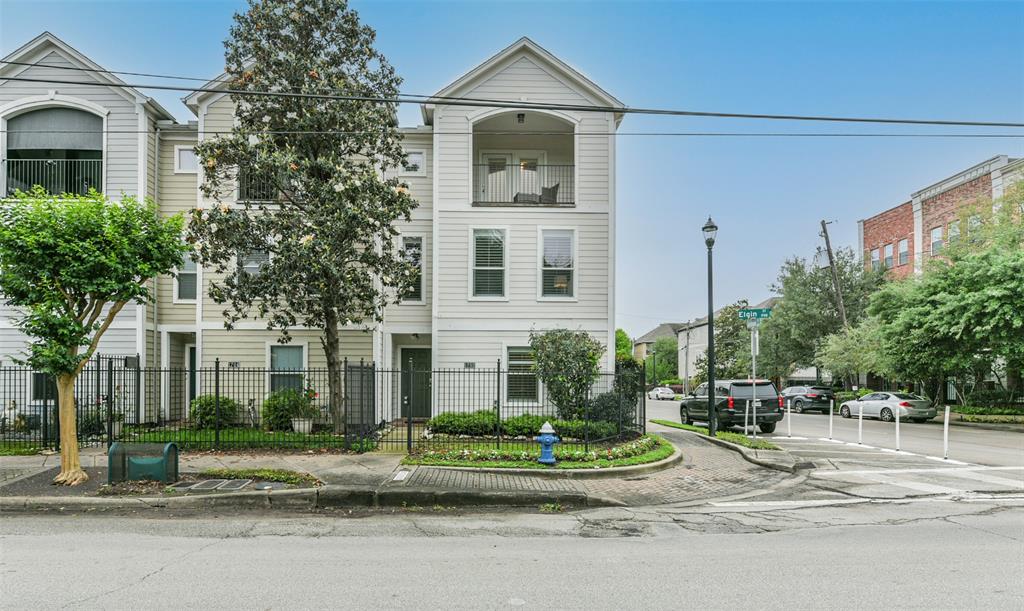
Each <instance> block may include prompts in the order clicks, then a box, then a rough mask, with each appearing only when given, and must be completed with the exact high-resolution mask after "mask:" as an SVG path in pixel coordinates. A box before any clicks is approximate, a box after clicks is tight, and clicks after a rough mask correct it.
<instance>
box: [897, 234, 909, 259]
mask: <svg viewBox="0 0 1024 611" xmlns="http://www.w3.org/2000/svg"><path fill="white" fill-rule="evenodd" d="M898 260H899V264H900V265H906V264H907V263H908V262H909V261H910V241H909V240H907V239H906V238H904V239H902V240H900V242H899V259H898Z"/></svg>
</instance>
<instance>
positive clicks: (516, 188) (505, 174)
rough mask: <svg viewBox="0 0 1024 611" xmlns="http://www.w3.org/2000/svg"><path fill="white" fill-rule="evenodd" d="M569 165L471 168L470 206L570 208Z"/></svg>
mask: <svg viewBox="0 0 1024 611" xmlns="http://www.w3.org/2000/svg"><path fill="white" fill-rule="evenodd" d="M575 179H576V168H575V166H572V165H538V164H536V163H526V162H523V163H519V164H512V163H507V162H504V161H499V162H492V163H489V164H480V165H474V166H473V202H474V203H475V204H483V205H486V204H502V205H520V206H557V205H572V204H573V202H574V199H575V192H576V184H575V182H576V180H575Z"/></svg>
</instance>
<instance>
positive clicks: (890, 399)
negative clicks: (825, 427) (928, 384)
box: [839, 392, 935, 422]
mask: <svg viewBox="0 0 1024 611" xmlns="http://www.w3.org/2000/svg"><path fill="white" fill-rule="evenodd" d="M861 409H863V410H864V417H865V418H878V419H879V420H882V421H884V422H892V421H893V420H895V419H896V413H897V412H899V415H900V420H904V421H905V420H910V421H911V422H924V421H925V420H931V419H932V418H934V417H935V408H934V407H932V404H931V401H929V400H928V399H925V398H924V397H919V396H917V395H912V394H910V393H905V392H875V393H871V394H869V395H864V396H863V397H861V398H860V399H854V400H853V401H847V402H846V403H843V404H842V405H840V406H839V415H840V416H842V417H843V418H856V417H857V416H858V415H859V414H860V410H861Z"/></svg>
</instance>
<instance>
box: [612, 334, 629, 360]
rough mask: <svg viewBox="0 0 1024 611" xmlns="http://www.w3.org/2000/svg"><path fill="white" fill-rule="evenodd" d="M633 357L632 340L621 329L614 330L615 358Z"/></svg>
mask: <svg viewBox="0 0 1024 611" xmlns="http://www.w3.org/2000/svg"><path fill="white" fill-rule="evenodd" d="M632 357H633V340H631V339H629V334H628V333H626V331H625V330H623V329H616V330H615V358H616V360H618V359H628V358H632Z"/></svg>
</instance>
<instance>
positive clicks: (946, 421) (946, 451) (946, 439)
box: [942, 405, 949, 460]
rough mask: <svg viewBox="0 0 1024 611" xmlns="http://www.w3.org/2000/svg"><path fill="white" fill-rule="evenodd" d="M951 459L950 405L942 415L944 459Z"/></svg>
mask: <svg viewBox="0 0 1024 611" xmlns="http://www.w3.org/2000/svg"><path fill="white" fill-rule="evenodd" d="M948 459H949V406H948V405H947V406H946V412H945V414H944V415H943V416H942V460H948Z"/></svg>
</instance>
